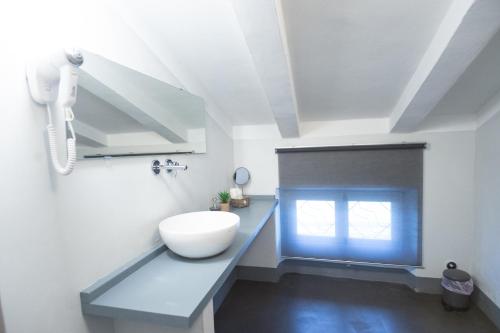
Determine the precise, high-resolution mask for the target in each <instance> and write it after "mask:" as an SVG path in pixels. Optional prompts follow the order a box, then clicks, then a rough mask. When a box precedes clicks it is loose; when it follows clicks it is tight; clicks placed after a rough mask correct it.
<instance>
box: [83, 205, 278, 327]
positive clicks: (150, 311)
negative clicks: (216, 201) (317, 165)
mask: <svg viewBox="0 0 500 333" xmlns="http://www.w3.org/2000/svg"><path fill="white" fill-rule="evenodd" d="M276 204H277V201H276V200H275V199H274V198H272V197H254V198H252V202H251V204H250V206H249V207H247V208H241V209H233V210H232V212H233V213H235V214H238V215H239V216H240V229H239V230H238V234H237V236H236V239H235V241H234V242H233V244H232V245H231V246H230V247H229V248H228V249H227V250H226V251H225V252H223V253H222V254H220V255H218V256H215V257H212V258H207V259H186V258H182V257H179V256H177V255H176V254H174V253H173V252H172V251H170V250H168V249H167V248H166V247H165V246H163V245H160V246H158V247H157V248H155V249H153V250H151V251H150V252H149V253H147V254H145V255H144V256H142V257H140V258H138V259H137V260H135V261H133V262H131V263H130V264H129V265H127V266H126V267H123V268H121V269H119V270H117V271H116V272H113V273H112V274H110V275H109V276H107V277H105V278H103V279H100V280H99V281H97V282H96V283H95V284H93V285H92V286H90V287H88V288H87V289H85V290H83V291H82V292H81V294H80V296H81V302H82V311H83V313H85V314H90V315H97V316H105V317H111V318H122V319H129V320H147V321H149V322H155V323H160V324H166V325H171V326H176V327H189V326H190V325H191V324H192V323H193V321H194V320H195V319H196V318H197V316H198V315H199V314H200V313H201V311H202V310H203V309H204V307H205V306H206V305H207V304H208V302H209V301H210V300H211V299H212V297H213V296H214V295H215V293H216V292H217V290H218V289H219V287H220V286H221V285H222V284H223V283H224V281H225V280H226V278H227V277H228V276H229V274H230V273H231V271H232V270H233V269H234V267H235V266H236V264H237V263H238V261H239V259H240V258H241V256H242V255H243V254H244V253H245V251H246V250H247V249H248V247H249V246H250V244H251V243H252V242H253V240H254V239H255V237H256V236H257V234H258V233H259V231H260V230H261V229H262V227H263V226H264V225H265V224H266V222H267V221H268V220H269V218H270V216H271V215H272V214H273V212H274V208H275V206H276Z"/></svg>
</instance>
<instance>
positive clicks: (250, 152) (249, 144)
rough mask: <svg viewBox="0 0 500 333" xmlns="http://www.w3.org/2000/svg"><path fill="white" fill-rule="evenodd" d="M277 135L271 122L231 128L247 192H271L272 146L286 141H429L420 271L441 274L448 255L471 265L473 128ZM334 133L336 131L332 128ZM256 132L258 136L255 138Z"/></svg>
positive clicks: (275, 168) (273, 186)
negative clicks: (246, 176)
mask: <svg viewBox="0 0 500 333" xmlns="http://www.w3.org/2000/svg"><path fill="white" fill-rule="evenodd" d="M325 132H326V130H325V129H323V130H319V129H318V130H315V131H310V132H309V133H306V135H305V136H304V137H303V138H300V139H286V140H284V139H280V138H279V137H277V130H275V129H273V127H272V126H255V127H253V128H238V127H235V128H234V133H233V138H234V139H235V140H234V144H233V146H234V166H235V167H239V166H245V167H247V168H248V169H249V170H250V173H251V175H252V179H251V182H250V184H249V185H248V186H246V187H245V191H246V193H247V194H274V193H275V189H276V187H278V161H277V157H276V154H275V152H274V149H275V148H276V147H289V146H300V145H302V146H314V145H349V144H363V143H364V144H373V143H396V142H403V141H406V142H427V143H428V144H429V145H428V148H427V149H426V150H425V153H424V202H423V264H424V266H425V268H424V269H417V270H415V271H414V272H413V273H414V274H415V275H418V276H426V277H440V276H441V273H442V270H443V269H444V267H445V265H446V263H447V262H448V261H449V260H454V261H456V262H457V263H458V265H459V266H460V267H461V268H463V269H465V270H469V271H470V270H471V268H472V259H473V258H472V246H473V244H472V242H473V222H474V200H473V198H474V183H473V181H474V179H473V178H474V132H472V131H463V132H441V133H430V132H429V133H415V134H408V135H402V134H376V135H356V136H330V137H324V136H321V137H320V136H317V135H316V134H317V133H321V134H322V135H323V133H325ZM330 133H332V134H334V133H335V131H332V132H330ZM253 138H256V139H253Z"/></svg>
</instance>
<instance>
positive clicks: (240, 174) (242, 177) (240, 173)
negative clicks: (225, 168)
mask: <svg viewBox="0 0 500 333" xmlns="http://www.w3.org/2000/svg"><path fill="white" fill-rule="evenodd" d="M233 180H234V183H235V184H237V185H245V184H246V183H248V181H249V180H250V171H248V169H247V168H244V167H239V168H238V169H236V170H235V171H234V174H233Z"/></svg>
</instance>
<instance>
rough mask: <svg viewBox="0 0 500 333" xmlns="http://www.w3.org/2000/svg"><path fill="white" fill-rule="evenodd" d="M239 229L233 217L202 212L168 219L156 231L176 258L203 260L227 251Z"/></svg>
mask: <svg viewBox="0 0 500 333" xmlns="http://www.w3.org/2000/svg"><path fill="white" fill-rule="evenodd" d="M239 226H240V217H239V216H238V215H236V214H233V213H228V212H217V211H215V212H211V211H203V212H193V213H186V214H180V215H175V216H172V217H169V218H167V219H165V220H163V221H162V222H161V223H160V226H159V228H160V235H161V238H162V239H163V242H165V244H166V245H167V247H168V248H169V249H171V250H172V251H174V252H175V253H177V254H178V255H180V256H183V257H188V258H205V257H211V256H214V255H216V254H219V253H221V252H222V251H224V250H225V249H227V248H228V247H229V246H230V245H231V243H232V242H233V240H234V237H235V236H236V232H237V231H238V227H239Z"/></svg>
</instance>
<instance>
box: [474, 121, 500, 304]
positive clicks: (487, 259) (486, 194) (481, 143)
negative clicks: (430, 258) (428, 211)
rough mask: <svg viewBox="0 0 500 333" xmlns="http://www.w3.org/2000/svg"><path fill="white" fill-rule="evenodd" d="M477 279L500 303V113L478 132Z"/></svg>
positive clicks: (484, 290)
mask: <svg viewBox="0 0 500 333" xmlns="http://www.w3.org/2000/svg"><path fill="white" fill-rule="evenodd" d="M476 147H477V148H476V225H475V228H476V234H475V235H476V238H475V246H476V247H475V256H474V278H475V279H476V283H477V284H478V285H479V287H480V288H481V290H482V291H483V292H484V293H485V294H486V295H488V297H489V298H490V299H491V300H492V301H493V302H495V303H496V305H497V306H500V242H499V241H500V218H499V216H500V214H499V202H500V113H497V114H496V116H495V117H493V118H492V119H490V120H489V121H488V122H487V123H485V124H484V125H483V126H481V127H480V128H479V129H478V130H477V132H476Z"/></svg>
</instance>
